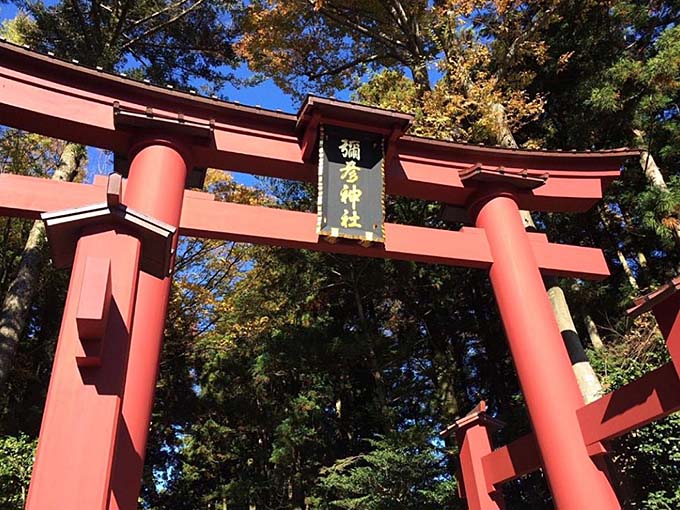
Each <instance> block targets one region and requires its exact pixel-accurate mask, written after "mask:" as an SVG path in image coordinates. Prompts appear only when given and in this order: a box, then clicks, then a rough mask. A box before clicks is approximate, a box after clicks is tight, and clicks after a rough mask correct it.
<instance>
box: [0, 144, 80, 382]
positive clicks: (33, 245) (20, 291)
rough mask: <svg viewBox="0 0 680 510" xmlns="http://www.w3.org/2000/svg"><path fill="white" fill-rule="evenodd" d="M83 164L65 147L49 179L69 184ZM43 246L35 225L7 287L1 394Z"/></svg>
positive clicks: (75, 150)
mask: <svg viewBox="0 0 680 510" xmlns="http://www.w3.org/2000/svg"><path fill="white" fill-rule="evenodd" d="M84 161H85V151H84V147H83V146H82V145H76V144H72V143H70V144H67V145H66V147H64V151H63V152H62V154H61V162H60V163H59V166H58V167H57V168H56V169H55V170H54V174H53V175H52V179H53V180H56V181H72V180H73V179H74V178H75V177H76V175H77V174H78V172H79V171H80V169H81V168H82V167H83V163H84ZM44 242H45V225H44V224H43V222H42V221H35V222H34V223H33V227H32V228H31V231H30V233H29V235H28V240H27V241H26V244H25V245H24V250H23V253H22V255H21V261H20V262H19V268H18V269H17V273H16V276H15V277H14V280H12V282H11V283H10V285H9V288H8V290H7V294H6V295H5V299H4V300H3V304H2V312H1V314H0V390H5V386H6V384H7V377H8V375H9V372H10V371H11V369H12V365H13V363H14V356H15V354H16V350H17V346H18V345H19V339H20V338H21V334H22V333H23V331H24V328H25V327H26V322H27V318H28V312H29V310H30V307H31V302H32V300H33V295H34V293H35V290H36V286H37V282H38V278H39V277H40V269H41V267H42V264H43V256H42V247H43V243H44Z"/></svg>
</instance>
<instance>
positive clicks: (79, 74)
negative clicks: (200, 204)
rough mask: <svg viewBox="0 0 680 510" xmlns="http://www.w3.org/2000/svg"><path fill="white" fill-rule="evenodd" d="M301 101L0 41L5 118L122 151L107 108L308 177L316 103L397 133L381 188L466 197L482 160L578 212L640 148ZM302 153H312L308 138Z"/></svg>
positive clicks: (553, 203)
mask: <svg viewBox="0 0 680 510" xmlns="http://www.w3.org/2000/svg"><path fill="white" fill-rule="evenodd" d="M306 106H307V107H306V108H303V109H302V110H301V112H300V113H299V114H298V115H292V114H285V113H279V112H273V111H268V110H264V109H261V108H253V107H244V106H241V105H237V104H234V103H228V102H224V101H218V100H216V99H210V98H203V97H197V96H196V95H192V94H188V93H182V92H178V91H175V90H169V89H166V88H161V87H156V86H152V85H148V84H145V83H141V82H138V81H135V80H131V79H128V78H122V77H118V76H114V75H110V74H106V73H104V72H101V71H97V70H94V69H88V68H85V67H82V66H79V65H74V64H72V63H67V62H63V61H60V60H58V59H56V58H53V57H49V56H45V55H40V54H38V53H35V52H31V51H29V50H26V49H24V48H21V47H17V46H14V45H11V44H9V43H0V119H2V123H3V124H6V125H8V126H11V127H16V128H20V129H24V130H27V131H32V132H35V133H39V134H43V135H47V136H53V137H57V138H60V139H64V140H68V141H71V142H77V143H82V144H86V145H90V146H94V147H100V148H103V149H108V150H111V151H113V152H114V153H116V154H121V155H122V154H126V153H127V152H128V150H129V149H130V146H131V144H132V143H133V142H134V141H135V136H138V132H135V131H134V130H130V129H127V128H124V126H123V127H121V126H120V125H118V126H117V123H116V122H115V121H114V110H116V109H118V111H124V112H128V113H129V114H134V112H137V113H138V114H139V116H144V115H146V113H145V112H153V119H154V120H155V121H157V122H160V123H165V124H168V123H172V122H179V123H181V124H183V127H184V128H185V129H186V128H187V127H188V126H189V127H192V129H193V130H194V131H196V130H197V129H198V128H197V127H200V126H210V130H211V133H210V136H211V140H210V143H203V142H202V143H196V144H193V145H192V157H193V161H192V162H191V163H192V165H193V166H196V167H199V168H219V169H224V170H234V171H238V172H245V173H251V174H256V175H265V176H271V177H278V178H283V179H292V180H300V181H307V182H314V181H315V180H316V178H317V172H316V165H315V163H314V161H305V160H304V159H303V148H302V147H301V146H302V145H304V140H303V139H304V138H305V119H307V117H309V116H311V117H312V118H313V117H314V115H315V112H317V111H318V114H319V115H321V118H322V122H327V123H333V122H336V123H338V122H341V123H344V124H347V123H349V124H351V125H353V126H354V127H355V128H357V129H360V128H362V127H363V128H364V129H365V130H367V131H371V130H372V129H373V127H374V126H373V125H372V124H373V123H374V122H373V121H372V120H371V119H375V118H381V119H387V120H388V121H389V122H390V123H394V128H395V130H393V133H395V136H387V138H388V139H389V140H390V143H391V146H390V147H389V148H388V151H387V152H388V154H389V155H390V156H389V161H387V162H386V168H385V184H386V192H387V193H388V194H393V195H400V196H406V197H411V198H418V199H423V200H433V201H439V202H444V203H448V204H451V205H464V204H465V203H466V202H467V201H468V199H469V198H470V195H471V194H472V193H474V192H475V190H476V189H477V187H478V186H479V185H480V184H479V183H468V184H467V185H466V184H464V183H463V182H462V181H461V178H460V175H459V172H460V171H462V170H465V169H467V168H470V166H471V165H479V168H480V170H481V171H488V170H493V169H497V168H499V167H502V168H503V169H504V172H505V173H506V174H507V175H508V176H512V175H518V176H520V175H521V176H525V177H523V178H522V179H520V181H521V182H532V180H533V179H543V178H546V179H547V180H546V181H545V184H544V185H542V186H540V187H538V188H536V189H531V188H530V187H529V188H527V189H522V190H519V191H518V193H517V194H518V201H519V205H520V207H521V208H523V209H527V210H544V211H583V210H586V209H588V208H590V207H591V206H592V205H593V204H594V203H595V202H596V201H598V200H599V199H600V198H601V197H602V193H603V189H604V188H605V187H606V186H607V185H608V184H609V183H610V182H611V181H612V180H613V179H615V178H616V177H617V176H618V175H619V171H620V167H621V165H622V163H623V161H624V160H626V159H627V158H629V157H631V156H634V155H637V154H638V151H634V150H627V149H620V150H611V151H602V152H581V153H579V152H548V151H533V150H517V149H503V148H498V147H483V146H477V145H472V144H460V143H452V142H444V141H437V140H431V139H427V138H420V137H414V136H401V132H400V129H401V128H402V127H404V122H401V121H402V120H403V119H401V117H403V115H402V116H401V117H398V116H397V115H396V114H390V113H389V112H386V111H385V110H379V109H375V108H373V109H371V108H368V107H358V106H356V105H352V104H349V103H343V102H340V101H329V100H325V101H322V100H319V99H314V98H312V99H309V100H308V102H307V105H306ZM397 117H398V118H397ZM178 119H179V120H178ZM400 122H401V123H400ZM118 124H120V123H118ZM171 131H172V130H171ZM201 133H202V131H201ZM171 134H172V133H171ZM189 137H191V136H189ZM308 138H309V137H308ZM306 152H307V153H308V154H309V153H310V148H309V147H307V149H306Z"/></svg>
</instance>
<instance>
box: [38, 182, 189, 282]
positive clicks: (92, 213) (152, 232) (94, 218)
mask: <svg viewBox="0 0 680 510" xmlns="http://www.w3.org/2000/svg"><path fill="white" fill-rule="evenodd" d="M121 189H122V179H120V178H119V177H115V174H114V176H113V177H112V178H111V179H109V182H108V185H107V193H106V198H107V202H105V203H100V204H93V205H88V206H85V207H79V208H77V209H67V210H63V211H55V212H47V213H43V214H42V215H41V218H42V219H43V221H44V222H45V226H46V230H47V238H48V240H49V244H50V251H51V254H52V260H53V261H54V265H55V267H58V268H63V267H68V266H70V265H71V264H72V263H73V258H74V257H75V251H76V244H77V243H78V239H79V238H80V236H81V235H82V231H83V229H84V228H86V227H87V228H100V229H104V230H107V229H111V228H122V229H124V230H125V231H127V232H129V233H130V234H131V235H133V236H135V237H136V238H138V239H139V240H140V241H141V243H142V258H141V261H140V267H141V269H142V270H143V271H145V272H147V273H150V274H152V275H154V276H157V277H158V278H165V277H166V276H167V275H168V274H169V273H170V271H171V261H172V239H173V236H174V235H175V233H176V232H177V229H176V228H175V227H173V226H172V225H168V224H167V223H164V222H162V221H160V220H157V219H155V218H152V217H150V216H147V215H145V214H142V213H140V212H138V211H135V210H134V209H131V208H129V207H127V206H125V205H124V204H122V203H120V190H121Z"/></svg>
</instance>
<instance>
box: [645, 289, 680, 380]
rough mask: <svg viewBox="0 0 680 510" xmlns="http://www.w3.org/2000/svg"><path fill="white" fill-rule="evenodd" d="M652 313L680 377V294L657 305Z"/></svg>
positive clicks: (677, 293) (675, 294)
mask: <svg viewBox="0 0 680 510" xmlns="http://www.w3.org/2000/svg"><path fill="white" fill-rule="evenodd" d="M652 311H653V313H654V317H655V318H656V322H657V324H658V325H659V329H660V330H661V332H662V333H663V336H664V338H665V339H666V347H667V348H668V352H669V354H670V355H671V360H672V362H673V364H674V365H675V370H676V372H677V374H678V376H680V292H676V293H674V294H673V295H672V296H670V297H669V298H667V299H665V300H664V301H662V302H661V303H659V304H658V305H656V306H655V307H654V308H653V310H652Z"/></svg>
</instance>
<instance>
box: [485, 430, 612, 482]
mask: <svg viewBox="0 0 680 510" xmlns="http://www.w3.org/2000/svg"><path fill="white" fill-rule="evenodd" d="M586 449H587V451H588V455H589V456H590V457H595V456H599V455H605V454H606V453H607V450H606V449H605V448H604V446H602V443H594V444H592V445H588V447H587V448H586ZM482 463H483V464H484V473H485V475H486V479H487V480H488V481H489V483H491V484H492V485H500V484H503V483H505V482H509V481H510V480H515V479H517V478H519V477H520V476H524V475H527V474H529V473H533V472H534V471H536V470H537V469H540V468H541V453H540V451H539V449H538V444H537V443H536V436H534V434H527V435H525V436H522V437H520V438H519V439H516V440H515V441H513V442H512V443H510V444H507V445H505V446H503V447H500V448H496V449H495V450H494V451H492V452H491V453H489V454H488V455H486V456H485V457H484V458H483V459H482Z"/></svg>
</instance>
